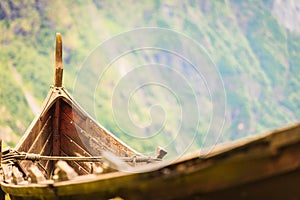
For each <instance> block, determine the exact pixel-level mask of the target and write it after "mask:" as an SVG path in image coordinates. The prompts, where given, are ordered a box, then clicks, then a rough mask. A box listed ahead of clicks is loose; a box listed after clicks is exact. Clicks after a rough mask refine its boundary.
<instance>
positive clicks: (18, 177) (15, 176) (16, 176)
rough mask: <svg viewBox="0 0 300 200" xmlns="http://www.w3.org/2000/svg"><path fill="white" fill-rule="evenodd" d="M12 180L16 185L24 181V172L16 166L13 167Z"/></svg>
mask: <svg viewBox="0 0 300 200" xmlns="http://www.w3.org/2000/svg"><path fill="white" fill-rule="evenodd" d="M12 182H13V183H14V184H16V185H18V184H21V183H23V182H24V178H23V174H22V173H21V172H20V171H19V169H18V168H17V167H15V166H13V167H12Z"/></svg>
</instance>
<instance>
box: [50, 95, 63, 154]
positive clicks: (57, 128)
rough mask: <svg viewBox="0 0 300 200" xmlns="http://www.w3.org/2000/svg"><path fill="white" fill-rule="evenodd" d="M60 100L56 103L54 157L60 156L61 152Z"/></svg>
mask: <svg viewBox="0 0 300 200" xmlns="http://www.w3.org/2000/svg"><path fill="white" fill-rule="evenodd" d="M60 114H61V113H60V100H59V99H58V100H57V101H56V102H55V111H54V118H53V151H52V153H53V155H54V156H59V152H60V145H61V144H60Z"/></svg>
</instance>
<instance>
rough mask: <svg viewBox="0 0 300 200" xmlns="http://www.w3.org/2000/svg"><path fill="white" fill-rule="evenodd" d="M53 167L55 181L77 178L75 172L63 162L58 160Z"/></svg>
mask: <svg viewBox="0 0 300 200" xmlns="http://www.w3.org/2000/svg"><path fill="white" fill-rule="evenodd" d="M55 166H56V169H55V170H54V175H55V176H56V180H57V181H66V180H72V179H74V178H75V177H76V176H78V174H77V173H76V172H75V170H74V169H73V168H72V167H70V166H69V165H68V163H67V162H65V161H61V160H60V161H58V162H57V163H56V164H55Z"/></svg>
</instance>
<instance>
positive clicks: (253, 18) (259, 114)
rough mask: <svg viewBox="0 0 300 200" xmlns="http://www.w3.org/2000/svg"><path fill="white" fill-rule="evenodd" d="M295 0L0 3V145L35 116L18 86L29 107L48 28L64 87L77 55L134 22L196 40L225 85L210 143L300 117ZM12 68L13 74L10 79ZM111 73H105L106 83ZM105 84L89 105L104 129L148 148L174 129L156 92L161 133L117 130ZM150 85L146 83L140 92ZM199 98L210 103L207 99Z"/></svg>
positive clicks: (12, 140)
mask: <svg viewBox="0 0 300 200" xmlns="http://www.w3.org/2000/svg"><path fill="white" fill-rule="evenodd" d="M286 4H289V5H286ZM297 6H299V7H300V5H299V3H298V4H297V2H296V1H292V0H291V1H287V2H286V3H283V2H281V1H279V0H277V1H272V0H264V1H259V0H247V1H239V0H217V1H205V0H200V1H194V0H190V1H167V0H166V1H159V0H155V1H133V0H132V1H95V0H94V1H92V0H90V1H79V0H78V1H46V0H23V1H12V0H4V1H1V3H0V31H1V37H0V40H1V41H0V42H1V51H0V71H1V72H0V80H1V81H0V82H1V84H0V110H1V112H2V114H1V115H0V134H1V136H2V139H3V142H4V145H5V146H8V145H9V146H14V145H15V144H16V142H17V141H18V139H19V138H20V137H21V136H22V134H23V133H24V131H25V130H26V127H28V125H29V124H30V122H31V121H32V120H33V118H34V114H33V111H32V110H31V108H30V106H29V104H30V102H28V98H26V95H25V94H26V93H29V94H30V95H31V96H33V98H34V101H35V102H37V104H38V106H41V104H42V101H43V99H44V98H45V97H46V95H47V92H48V90H49V86H50V85H51V84H52V79H53V60H54V54H53V50H54V39H55V33H56V32H60V33H61V34H62V36H63V40H64V68H65V69H64V72H65V73H64V86H65V87H66V88H67V89H68V90H69V91H70V92H71V93H72V91H73V89H74V88H73V85H74V81H75V80H76V75H77V73H78V70H79V69H80V67H81V65H82V64H83V63H84V60H85V58H86V57H87V56H88V55H89V54H90V53H91V51H92V50H93V49H94V48H95V47H96V46H97V45H99V44H100V43H101V42H103V41H105V40H107V39H109V38H110V37H112V36H114V35H116V34H119V33H122V32H124V31H128V30H131V29H133V28H137V27H161V28H168V29H171V30H175V31H178V32H181V33H183V34H185V35H187V36H189V37H191V38H193V39H194V40H196V41H197V42H198V43H199V44H201V45H203V47H204V48H205V49H206V50H207V52H208V54H209V56H210V57H211V59H212V60H213V61H214V63H215V64H216V66H217V69H218V71H219V72H220V75H221V77H222V79H223V82H224V88H225V91H226V115H225V116H224V119H225V124H224V128H223V130H222V136H221V138H220V140H218V142H224V141H229V140H236V139H238V138H242V137H247V136H252V135H256V134H260V133H263V132H265V131H267V130H271V129H274V128H277V127H280V126H283V125H286V124H290V123H293V122H296V121H298V120H299V116H300V93H299V88H300V78H299V74H300V32H299V29H297V26H298V24H294V23H295V21H296V22H297V21H300V20H298V18H297V17H298V16H299V15H300V14H299V12H298V10H299V8H298V7H297ZM287 8H289V9H293V16H291V17H289V18H288V17H283V16H286V15H285V14H284V13H286V12H288V11H287V10H285V9H287ZM297 8H298V9H297ZM294 19H297V20H294ZM291 27H292V28H291ZM294 27H296V28H294ZM147 56H148V59H149V60H153V61H162V60H166V55H164V54H163V53H160V54H152V53H148V54H147ZM126 62H132V63H134V64H138V63H140V60H138V56H137V55H136V56H133V57H132V59H131V60H127V61H126ZM162 62H163V63H164V64H167V65H172V63H175V61H174V60H168V61H162ZM142 63H143V62H142ZM16 73H17V75H16ZM112 74H113V73H112ZM18 75H20V77H21V78H20V80H17V79H16V76H18ZM118 76H119V75H113V76H109V77H106V78H107V80H108V83H113V80H115V78H117V77H118ZM142 78H143V77H140V79H142ZM145 78H146V77H145ZM110 87H111V88H110ZM111 89H113V86H109V84H108V85H107V87H106V88H103V89H102V90H101V92H102V93H101V92H99V98H101V102H100V103H99V102H98V104H97V105H99V104H101V106H100V105H99V111H98V113H101V114H99V116H96V118H97V120H98V121H99V122H100V123H101V124H103V125H104V126H105V127H106V128H107V129H109V130H111V131H112V132H113V133H114V134H115V135H117V136H118V137H120V138H121V139H122V140H124V141H125V142H126V143H128V144H129V145H131V146H133V147H135V148H136V149H138V150H139V151H152V150H153V149H154V148H155V147H156V146H157V145H160V143H162V144H166V143H167V142H168V141H169V140H170V138H172V137H174V135H173V136H172V134H173V131H175V129H176V127H177V128H178V126H180V124H178V123H180V122H178V119H177V118H176V115H173V116H172V115H171V114H170V113H172V112H173V111H174V107H172V105H175V104H176V102H175V101H174V102H171V103H170V102H167V100H164V99H165V96H164V95H162V96H160V97H159V98H160V101H161V102H163V104H164V103H165V104H164V105H166V106H165V108H166V110H169V112H168V113H169V114H168V116H169V117H170V118H171V122H170V123H171V124H170V125H169V126H167V127H166V130H164V131H165V133H166V134H165V135H163V134H161V136H160V137H154V138H153V139H149V140H145V141H136V140H133V139H132V138H131V137H130V136H128V135H126V134H123V133H122V131H121V130H120V129H118V128H117V126H116V124H115V123H114V119H113V118H111V117H109V116H111V113H110V112H111V111H110V110H109V108H110V106H111V102H110V99H109V95H108V94H110V92H111ZM151 91H152V92H153V91H154V89H151V88H150V89H149V90H147V92H149V93H151ZM141 95H142V96H143V95H144V94H141ZM186 96H187V97H188V96H189V94H186ZM126 101H127V100H126ZM134 101H135V103H136V104H135V105H131V106H132V107H130V109H131V111H134V112H135V114H134V115H133V116H135V118H136V121H137V122H139V123H141V124H147V121H149V114H147V115H145V113H147V112H148V108H146V105H145V104H147V103H145V101H143V98H142V97H141V98H140V99H135V100H134ZM201 102H203V104H205V105H206V106H207V107H209V102H208V100H207V99H206V98H203V99H202V101H201ZM206 102H208V103H207V104H206ZM205 105H202V106H204V107H205ZM116 106H118V105H116ZM174 112H175V111H174ZM101 116H102V117H101ZM103 116H104V117H103ZM105 116H107V117H105ZM154 116H155V115H154ZM155 117H156V118H158V119H160V118H159V117H160V116H155ZM209 120H210V115H205V116H204V117H203V118H202V121H200V126H199V129H198V131H199V132H205V131H206V130H207V129H208V127H209ZM158 121H159V120H158ZM154 127H155V126H154ZM189 128H190V127H187V129H186V130H185V131H187V132H188V129H189ZM154 129H155V128H154ZM154 129H153V130H148V132H149V131H150V132H153V131H155V130H156V129H155V130H154ZM129 130H131V129H130V128H129ZM187 134H188V133H187ZM203 137H204V136H203V134H199V135H198V136H197V138H196V139H195V142H194V143H193V145H192V149H196V148H199V147H201V145H202V144H203V141H202V140H203ZM181 140H184V138H181ZM179 143H180V142H179V141H178V142H177V143H176V144H175V145H180V144H179ZM174 148H175V147H174Z"/></svg>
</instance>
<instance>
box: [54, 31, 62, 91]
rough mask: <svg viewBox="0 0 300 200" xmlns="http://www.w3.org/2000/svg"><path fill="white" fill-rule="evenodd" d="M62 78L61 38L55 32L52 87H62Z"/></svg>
mask: <svg viewBox="0 0 300 200" xmlns="http://www.w3.org/2000/svg"><path fill="white" fill-rule="evenodd" d="M62 78H63V60H62V39H61V35H60V33H57V34H56V48H55V74H54V87H62Z"/></svg>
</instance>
